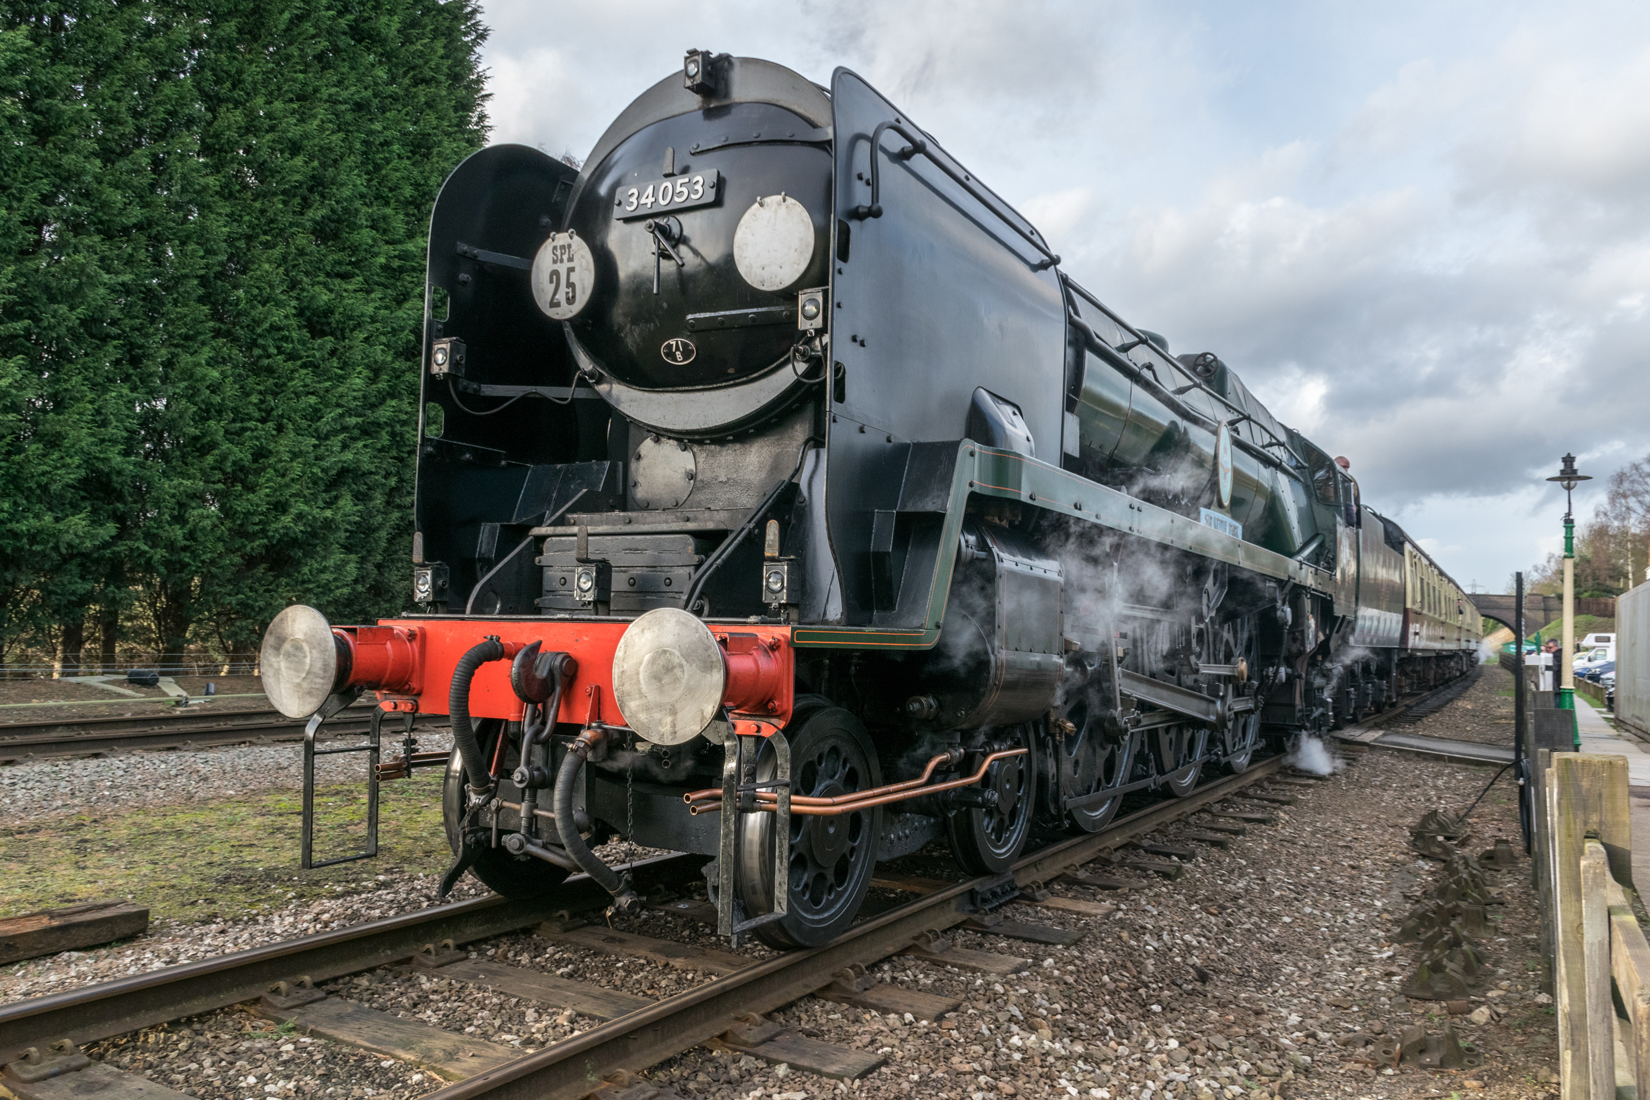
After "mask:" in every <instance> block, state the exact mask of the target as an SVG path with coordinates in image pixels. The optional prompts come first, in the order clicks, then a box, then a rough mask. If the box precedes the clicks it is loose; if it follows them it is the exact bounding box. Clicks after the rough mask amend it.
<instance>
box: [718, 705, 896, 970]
mask: <svg viewBox="0 0 1650 1100" xmlns="http://www.w3.org/2000/svg"><path fill="white" fill-rule="evenodd" d="M785 736H786V738H787V740H788V741H789V742H790V748H791V793H792V795H793V796H795V795H811V796H813V797H816V798H835V797H838V796H841V795H845V794H852V793H853V792H855V791H863V790H867V789H869V788H871V787H877V786H881V784H882V772H881V769H880V768H879V767H878V766H877V757H876V751H875V749H874V748H873V746H872V744H871V738H870V736H869V735H868V734H867V733H866V732H865V727H864V726H863V725H861V724H860V721H859V719H857V718H855V717H854V716H853V715H852V714H850V713H849V712H848V711H846V710H843V709H842V708H841V707H826V708H824V709H821V710H816V711H814V712H813V713H811V714H809V715H808V716H807V717H806V718H804V719H803V720H802V721H801V722H800V723H799V724H795V725H793V726H792V727H791V728H790V729H788V730H786V731H785ZM776 763H777V761H776V760H775V758H774V754H773V752H772V750H771V749H770V748H769V747H768V744H767V743H766V742H764V743H763V746H762V750H761V755H760V756H758V758H757V764H756V775H757V782H758V783H763V782H771V781H772V779H773V777H774V769H775V766H776ZM776 820H777V818H776V815H774V814H771V813H762V812H758V813H748V814H741V815H740V844H739V865H738V875H737V881H738V889H739V899H740V902H741V903H742V905H743V907H744V910H745V913H746V914H747V916H756V915H758V914H762V913H769V912H772V911H773V896H774V891H773V874H774V853H773V843H774V822H775V821H776ZM881 830H882V809H881V807H871V808H869V809H862V810H854V811H851V812H849V813H842V814H832V815H814V814H796V813H793V814H792V815H791V828H790V840H791V844H790V862H789V865H788V867H789V879H788V882H787V884H786V887H787V890H788V891H789V892H788V894H787V895H786V901H785V915H784V916H782V917H780V918H779V919H778V920H776V921H769V922H768V923H767V924H762V925H758V926H757V927H756V928H755V929H753V930H752V931H753V932H755V934H756V937H757V938H758V939H760V940H761V941H762V942H763V943H766V944H767V945H768V946H770V947H777V948H780V949H785V948H792V947H813V946H816V945H818V944H822V943H825V942H826V941H828V940H831V939H834V938H835V937H836V936H838V935H840V934H841V933H842V932H843V931H844V930H846V929H847V927H848V925H849V924H851V923H852V922H853V919H854V915H855V914H856V913H858V912H859V907H860V905H861V904H862V903H863V902H864V901H865V894H866V891H868V890H870V888H871V871H872V869H873V868H874V867H875V866H876V859H877V842H878V838H879V836H880V834H881Z"/></svg>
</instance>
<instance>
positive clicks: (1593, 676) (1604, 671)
mask: <svg viewBox="0 0 1650 1100" xmlns="http://www.w3.org/2000/svg"><path fill="white" fill-rule="evenodd" d="M1615 673H1616V663H1615V662H1614V661H1605V662H1604V663H1602V664H1597V665H1594V666H1593V667H1592V668H1589V669H1587V670H1586V671H1585V672H1583V673H1582V674H1581V676H1582V678H1583V679H1585V680H1591V681H1592V682H1593V683H1595V684H1597V683H1601V682H1602V680H1601V677H1603V676H1606V675H1609V676H1611V677H1612V678H1613V677H1614V676H1615Z"/></svg>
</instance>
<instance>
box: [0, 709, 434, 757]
mask: <svg viewBox="0 0 1650 1100" xmlns="http://www.w3.org/2000/svg"><path fill="white" fill-rule="evenodd" d="M362 709H363V710H366V709H367V708H362ZM241 713H242V714H246V715H250V716H252V717H248V718H241V717H240V715H239V714H237V713H236V712H234V711H229V712H220V713H217V714H191V715H186V716H179V717H176V718H147V717H146V718H87V719H80V720H78V721H68V722H28V723H24V722H18V723H15V724H11V725H0V761H10V760H23V759H27V758H30V757H56V756H89V755H95V754H97V753H107V752H115V751H129V750H133V749H158V748H180V747H186V746H210V745H233V744H237V743H239V742H242V741H299V740H302V739H303V736H304V723H303V722H302V721H301V720H298V719H292V718H286V717H285V716H282V715H279V714H277V713H276V712H275V711H245V712H241ZM419 717H420V718H421V719H422V721H420V722H418V723H417V724H416V726H415V728H418V729H424V728H429V727H430V726H432V725H434V724H436V723H437V722H439V721H445V716H444V715H424V716H419ZM368 721H369V718H368V716H367V715H366V714H362V715H360V716H357V715H353V714H346V715H341V716H339V717H338V718H335V719H333V720H332V721H330V722H327V723H326V724H324V725H323V726H322V727H321V730H322V733H323V735H324V736H325V737H326V738H328V739H329V740H336V739H338V738H340V737H357V736H360V735H362V734H364V733H366V732H367V723H368Z"/></svg>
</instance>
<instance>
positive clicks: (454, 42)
mask: <svg viewBox="0 0 1650 1100" xmlns="http://www.w3.org/2000/svg"><path fill="white" fill-rule="evenodd" d="M484 36H485V30H484V29H483V28H482V26H481V24H480V22H479V17H478V15H477V11H476V7H475V4H474V3H473V2H471V0H445V2H444V0H360V2H357V3H353V4H350V5H331V4H327V3H324V2H323V0H295V2H293V3H289V4H284V5H269V4H264V3H257V2H253V0H201V2H165V0H64V2H49V0H14V2H13V3H12V4H10V5H8V6H7V8H6V9H5V10H4V12H0V121H3V123H4V125H5V128H6V133H7V134H16V135H19V136H20V140H18V141H15V142H6V143H4V144H3V146H0V384H3V388H0V394H3V396H0V464H3V466H4V469H3V470H0V474H3V475H4V476H3V477H0V646H3V645H4V644H5V641H6V639H7V637H8V636H16V635H18V634H21V633H25V632H28V631H31V630H32V631H34V632H36V634H37V635H38V634H39V632H41V631H42V630H43V629H45V628H46V627H48V626H55V627H57V628H62V627H64V626H69V627H70V628H71V629H75V628H78V627H79V625H80V624H81V623H83V622H85V621H86V619H87V616H88V613H89V612H91V611H93V610H94V605H95V610H96V611H97V612H98V614H99V615H100V616H105V615H106V614H107V613H108V612H109V611H110V610H111V609H114V608H117V607H119V606H121V605H123V604H125V603H127V602H129V601H135V604H136V606H137V607H138V608H139V609H141V611H142V612H143V614H142V616H141V617H142V618H143V619H144V620H146V621H147V622H148V623H149V624H151V626H152V629H153V633H154V637H153V638H151V639H149V640H150V641H151V643H152V644H154V645H155V646H156V647H157V648H162V649H165V650H168V651H176V650H178V649H181V648H182V647H183V645H184V644H185V643H186V642H187V641H188V640H189V639H190V638H191V637H193V638H194V639H195V640H211V641H214V642H216V643H218V644H219V645H223V646H233V647H235V648H239V649H242V650H244V649H246V648H249V647H250V646H252V645H254V644H255V642H256V639H257V637H258V635H259V634H260V633H261V631H262V628H263V625H264V624H265V623H266V622H267V621H268V619H269V618H270V617H271V616H272V615H273V614H274V613H275V612H276V611H278V610H279V609H280V608H281V607H282V606H284V605H285V604H286V603H288V602H291V601H292V600H295V599H298V600H305V601H307V602H311V603H315V604H317V605H319V606H322V607H323V608H325V609H326V610H327V611H328V612H329V614H332V615H333V616H334V617H336V618H343V619H358V618H366V617H370V616H372V615H377V614H384V613H391V612H394V611H395V610H398V609H399V607H400V606H401V604H402V603H403V602H404V598H405V595H404V594H405V592H406V589H407V573H408V568H407V564H406V563H407V550H408V542H409V532H410V515H411V490H412V485H411V470H412V454H413V446H414V444H415V439H414V430H415V429H414V424H415V420H416V416H415V403H416V394H417V384H418V374H417V363H418V351H419V347H418V341H419V334H420V314H421V309H422V299H423V266H424V236H425V230H426V226H427V223H428V216H429V208H430V205H431V203H432V202H433V200H434V197H435V194H436V192H437V191H438V190H439V187H440V184H441V181H442V179H443V178H444V177H445V175H446V173H447V172H448V171H449V170H450V169H451V168H452V167H453V166H454V165H456V164H457V163H458V161H460V160H461V159H463V157H464V156H465V155H467V154H468V153H470V152H472V151H473V150H474V149H476V148H478V147H479V146H480V144H481V142H482V139H483V137H484V134H485V116H484V114H483V105H484V102H485V95H484V92H483V86H482V75H481V71H480V67H479V60H478V52H479V48H480V45H481V42H482V40H483V38H484ZM0 654H3V649H0Z"/></svg>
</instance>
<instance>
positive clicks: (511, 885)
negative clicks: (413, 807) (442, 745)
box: [441, 719, 568, 898]
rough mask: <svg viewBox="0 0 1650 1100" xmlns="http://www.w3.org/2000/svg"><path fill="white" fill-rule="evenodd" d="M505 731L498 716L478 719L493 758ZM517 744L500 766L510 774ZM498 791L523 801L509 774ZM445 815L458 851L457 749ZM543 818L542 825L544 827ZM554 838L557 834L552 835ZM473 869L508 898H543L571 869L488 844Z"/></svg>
mask: <svg viewBox="0 0 1650 1100" xmlns="http://www.w3.org/2000/svg"><path fill="white" fill-rule="evenodd" d="M503 734H504V723H503V722H501V721H498V720H496V719H488V720H483V721H480V722H477V723H476V738H477V740H478V741H480V742H481V748H482V755H483V756H484V757H485V758H486V759H488V760H492V759H493V757H494V753H495V751H496V750H497V748H498V738H499V737H501V736H503ZM515 751H516V750H515V746H513V745H510V746H506V749H505V753H506V755H505V756H504V757H503V758H502V764H501V768H500V770H501V771H503V772H504V773H505V775H506V776H508V774H509V772H510V771H511V770H513V769H514V767H515V765H516V762H517V761H516V756H515ZM549 793H550V792H548V791H543V792H540V798H541V799H542V800H543V805H544V806H545V808H548V807H549V799H548V796H549ZM498 795H499V797H500V798H501V799H503V800H505V801H509V802H519V801H520V800H521V793H520V791H518V790H517V789H516V787H515V785H514V784H513V783H511V782H510V780H509V779H508V778H505V779H503V780H501V781H500V782H499V790H498ZM441 818H442V824H443V826H445V828H446V833H447V846H448V847H449V848H451V849H452V851H453V855H455V856H456V855H458V852H459V840H460V835H459V834H460V830H461V829H462V827H463V824H464V758H463V756H462V755H460V753H459V751H458V749H456V748H455V749H453V753H452V756H450V757H449V758H448V759H447V775H446V778H445V780H444V782H443V783H442V785H441ZM544 827H545V823H544V820H543V819H542V818H541V819H540V828H541V829H542V828H544ZM552 840H554V837H553V836H552ZM470 873H471V874H472V875H474V876H475V877H476V878H478V879H480V880H481V883H482V885H484V886H486V887H487V888H488V889H489V890H491V891H493V893H495V894H503V895H504V896H505V897H507V898H542V897H547V896H548V895H550V894H552V893H554V892H555V890H556V888H557V887H558V886H560V885H561V884H562V883H563V882H564V881H566V879H567V875H568V872H567V871H566V870H565V869H564V868H561V867H557V866H556V865H555V864H553V863H546V862H544V861H543V860H540V859H535V858H534V857H532V856H529V855H520V856H515V855H511V854H510V853H509V852H507V851H505V850H504V849H503V848H494V847H491V846H488V847H485V848H483V849H482V850H481V853H480V854H479V855H478V856H477V857H476V861H475V862H474V863H472V864H471V865H470Z"/></svg>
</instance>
